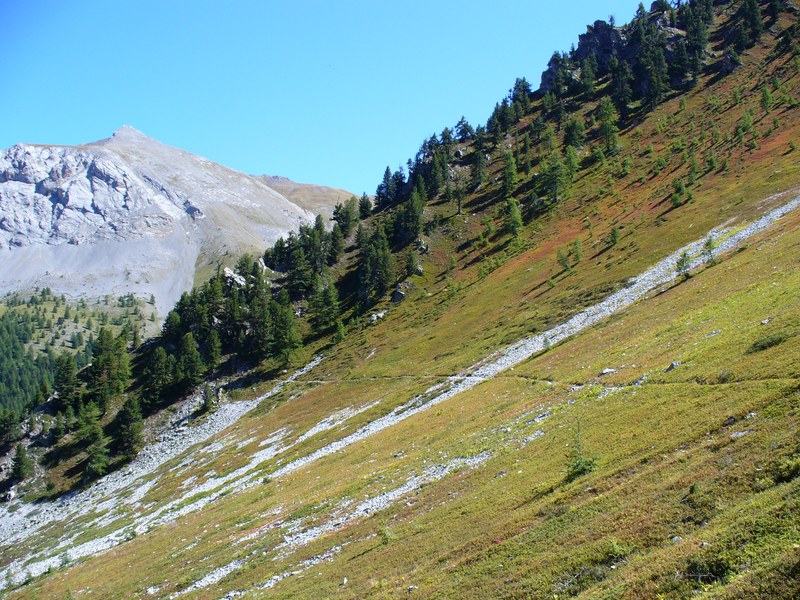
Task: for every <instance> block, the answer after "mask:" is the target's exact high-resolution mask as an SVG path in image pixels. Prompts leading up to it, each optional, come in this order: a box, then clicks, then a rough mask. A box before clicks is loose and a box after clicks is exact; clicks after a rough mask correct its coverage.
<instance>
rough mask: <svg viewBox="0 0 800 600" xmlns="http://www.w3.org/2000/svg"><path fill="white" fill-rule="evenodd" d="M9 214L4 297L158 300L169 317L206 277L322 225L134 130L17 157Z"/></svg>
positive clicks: (6, 191) (255, 185) (4, 224)
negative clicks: (35, 291) (48, 292)
mask: <svg viewBox="0 0 800 600" xmlns="http://www.w3.org/2000/svg"><path fill="white" fill-rule="evenodd" d="M298 195H302V194H298ZM0 212H1V213H2V219H0V254H2V260H0V292H8V291H12V290H16V289H21V288H30V287H33V286H40V287H41V286H49V287H51V288H53V289H54V290H56V291H59V292H66V293H68V294H69V295H74V296H80V295H89V296H102V295H105V294H113V295H121V294H123V293H127V292H134V293H135V294H137V295H139V296H144V297H147V296H149V295H150V293H154V294H155V296H156V299H157V302H158V305H159V307H160V309H161V312H162V314H163V313H164V312H166V310H165V309H166V308H167V307H171V306H172V305H173V304H174V303H175V301H176V300H177V297H178V296H179V295H180V293H181V292H183V291H185V290H187V289H188V288H190V287H191V285H192V283H193V282H194V281H195V276H196V272H197V271H199V272H201V273H205V272H207V271H208V270H209V269H213V268H216V265H218V264H227V263H229V262H231V261H233V260H235V259H236V257H238V256H239V255H240V254H242V253H243V252H246V251H255V252H257V253H260V252H261V251H262V250H263V248H264V247H265V246H266V245H268V244H270V243H272V242H274V241H275V240H276V239H278V237H280V236H282V235H285V234H286V233H287V232H288V231H291V230H296V229H297V228H298V227H299V226H300V225H301V224H309V223H311V222H313V214H312V213H311V212H309V211H307V210H305V209H302V208H300V207H299V206H298V205H296V204H295V203H293V202H291V201H289V200H287V199H286V198H285V197H284V196H282V195H281V194H279V193H278V192H276V191H275V190H273V189H271V188H270V187H269V186H267V185H265V183H263V182H262V181H260V180H259V178H256V177H252V176H249V175H244V174H242V173H238V172H236V171H233V170H232V169H228V168H226V167H223V166H221V165H218V164H215V163H213V162H211V161H209V160H207V159H204V158H201V157H198V156H194V155H192V154H189V153H188V152H184V151H182V150H178V149H176V148H171V147H169V146H166V145H163V144H161V143H159V142H157V141H155V140H153V139H151V138H148V137H147V136H145V135H143V134H141V133H140V132H138V131H136V130H135V129H133V128H131V127H127V126H126V127H123V128H121V129H119V130H118V131H117V132H116V133H115V134H114V135H113V136H112V137H111V138H109V139H107V140H103V141H100V142H96V143H93V144H87V145H84V146H76V147H64V146H55V147H51V146H31V145H22V144H19V145H17V146H14V147H13V148H10V149H9V150H7V151H6V153H5V155H4V156H3V157H2V159H1V160H0Z"/></svg>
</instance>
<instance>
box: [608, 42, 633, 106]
mask: <svg viewBox="0 0 800 600" xmlns="http://www.w3.org/2000/svg"><path fill="white" fill-rule="evenodd" d="M609 70H610V71H611V86H610V88H611V100H612V101H613V102H614V106H616V108H617V110H618V111H619V113H620V114H621V115H622V116H623V117H626V116H627V114H628V104H629V103H630V101H631V99H632V98H633V92H632V90H631V83H630V82H631V79H633V73H632V72H631V67H630V65H629V64H628V63H627V62H626V61H624V60H622V61H620V60H618V59H617V58H616V57H615V56H612V57H611V60H610V61H609Z"/></svg>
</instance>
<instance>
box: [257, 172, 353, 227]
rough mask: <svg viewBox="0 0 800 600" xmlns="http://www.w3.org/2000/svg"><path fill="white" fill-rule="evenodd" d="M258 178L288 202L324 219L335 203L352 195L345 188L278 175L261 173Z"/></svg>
mask: <svg viewBox="0 0 800 600" xmlns="http://www.w3.org/2000/svg"><path fill="white" fill-rule="evenodd" d="M258 179H259V180H260V181H263V182H264V183H265V184H266V185H267V186H269V187H270V188H271V189H273V190H275V191H276V192H278V193H279V194H281V195H282V196H283V197H284V198H286V199H288V200H289V201H290V202H294V203H295V204H297V205H298V206H299V207H301V208H303V209H305V210H307V211H310V212H312V213H314V214H315V215H322V216H323V217H325V218H326V220H327V219H329V218H330V217H331V216H332V215H333V207H334V206H336V204H337V203H342V204H344V203H345V202H346V201H347V200H349V199H350V197H352V196H353V194H352V193H351V192H348V191H347V190H342V189H339V188H332V187H326V186H324V185H316V184H313V183H298V182H296V181H292V180H291V179H289V178H287V177H281V176H278V175H261V176H259V177H258Z"/></svg>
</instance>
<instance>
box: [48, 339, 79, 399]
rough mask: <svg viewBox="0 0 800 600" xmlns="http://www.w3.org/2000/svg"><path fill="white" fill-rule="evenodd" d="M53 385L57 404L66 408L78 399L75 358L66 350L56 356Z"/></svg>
mask: <svg viewBox="0 0 800 600" xmlns="http://www.w3.org/2000/svg"><path fill="white" fill-rule="evenodd" d="M54 385H55V388H56V391H57V392H58V400H59V404H60V405H61V406H63V407H64V408H66V407H67V406H70V405H72V406H74V405H75V404H76V402H77V399H78V376H77V373H76V370H75V360H74V359H73V358H72V355H71V354H68V353H66V352H64V353H62V354H60V355H59V356H57V357H56V364H55V380H54Z"/></svg>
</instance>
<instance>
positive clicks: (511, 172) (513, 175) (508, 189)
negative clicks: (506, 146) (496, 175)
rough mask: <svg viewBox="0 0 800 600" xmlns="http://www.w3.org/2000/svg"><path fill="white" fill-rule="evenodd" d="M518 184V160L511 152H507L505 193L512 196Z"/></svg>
mask: <svg viewBox="0 0 800 600" xmlns="http://www.w3.org/2000/svg"><path fill="white" fill-rule="evenodd" d="M516 186H517V161H515V160H514V155H513V154H511V152H506V154H505V156H504V165H503V195H504V196H505V197H509V196H511V194H512V193H513V192H514V188H515V187H516Z"/></svg>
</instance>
